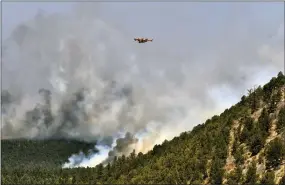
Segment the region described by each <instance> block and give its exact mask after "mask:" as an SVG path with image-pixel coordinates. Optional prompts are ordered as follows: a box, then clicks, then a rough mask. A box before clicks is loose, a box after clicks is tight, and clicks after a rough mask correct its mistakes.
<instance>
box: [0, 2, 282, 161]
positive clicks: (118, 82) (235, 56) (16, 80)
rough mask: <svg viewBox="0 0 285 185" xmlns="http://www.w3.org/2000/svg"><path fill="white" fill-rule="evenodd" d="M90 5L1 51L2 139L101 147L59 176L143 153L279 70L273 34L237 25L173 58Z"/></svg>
mask: <svg viewBox="0 0 285 185" xmlns="http://www.w3.org/2000/svg"><path fill="white" fill-rule="evenodd" d="M97 4H98V3H96V4H95V5H94V4H92V3H91V4H90V3H86V4H83V5H80V6H77V7H76V8H75V9H74V10H73V11H72V12H71V13H70V14H52V15H44V14H41V15H37V16H35V17H34V18H33V19H32V20H29V21H27V22H23V23H22V24H21V25H19V26H17V27H16V28H15V30H14V31H13V32H12V33H11V35H10V37H9V38H8V39H7V40H5V41H4V43H3V46H4V47H5V50H4V51H3V58H2V59H3V68H2V80H3V90H2V94H1V100H2V115H3V116H2V119H3V120H2V138H17V137H18V138H34V139H37V138H61V137H63V138H72V139H80V140H86V141H93V140H96V141H98V143H99V146H97V148H98V149H99V153H95V154H90V155H89V156H84V154H83V153H79V154H75V155H74V156H71V158H70V163H67V164H65V165H64V167H74V166H95V165H96V164H98V163H101V162H109V161H111V160H112V159H113V157H114V156H120V155H123V154H125V155H127V154H129V153H130V152H132V151H133V149H135V150H136V152H146V151H148V150H150V149H151V148H152V147H153V146H154V145H155V144H159V143H161V142H163V141H164V140H165V139H171V138H172V137H174V136H175V135H178V134H179V133H180V132H182V131H186V130H190V129H191V128H193V126H195V125H196V124H199V123H202V122H203V121H205V119H207V118H210V117H211V116H213V115H214V114H217V113H220V112H221V111H222V110H223V109H224V108H225V107H226V106H228V105H229V104H226V103H228V101H231V102H232V101H236V100H237V99H235V97H240V96H241V95H242V94H243V93H244V92H245V91H246V89H247V88H248V87H250V86H251V85H253V84H254V83H257V80H256V79H257V77H263V75H267V77H268V75H271V74H272V73H268V74H267V73H266V72H268V71H269V72H274V73H273V74H274V75H275V73H276V72H278V71H281V70H282V69H283V62H284V57H283V56H284V48H283V45H282V44H283V42H284V31H280V30H279V28H276V30H278V31H277V32H276V33H275V34H274V38H273V39H271V40H270V41H269V40H267V41H264V40H258V37H257V36H255V30H253V31H252V32H251V31H248V32H246V33H244V32H241V30H239V29H236V27H238V26H240V25H237V26H236V27H233V30H227V31H229V32H230V31H232V33H231V34H232V35H230V34H225V35H223V39H221V40H218V42H216V41H214V40H210V41H209V44H208V45H207V46H211V48H210V49H208V48H207V46H206V44H205V47H204V50H203V51H202V50H201V49H200V48H199V46H198V44H197V45H195V44H194V43H193V45H192V46H191V47H190V46H189V50H191V56H190V55H181V56H179V55H178V54H177V53H176V50H175V49H173V51H172V50H169V49H167V48H166V47H165V45H164V44H163V43H165V40H159V39H156V38H154V42H152V43H146V44H137V43H135V42H133V36H132V35H130V34H128V33H127V32H125V31H124V30H123V29H120V28H117V26H115V24H113V22H108V21H106V20H104V19H103V18H101V17H100V14H99V13H98V11H97V10H98V6H97ZM94 6H96V8H94V9H93V8H92V7H94ZM95 10H96V11H95ZM138 24H139V23H138ZM233 25H235V23H234V22H232V23H231V24H229V25H228V27H231V26H233ZM248 25H250V23H248ZM283 26H284V25H283ZM283 26H281V27H280V28H283ZM161 32H163V30H162V31H161ZM178 34H179V33H178ZM136 36H139V35H136ZM153 36H154V37H155V35H153ZM173 37H174V36H173ZM175 37H178V38H175V39H176V40H179V39H180V40H181V43H180V44H182V45H183V39H181V38H179V35H177V36H175ZM160 42H161V43H160ZM170 42H171V38H170V40H168V42H166V43H168V44H169V45H171V44H170ZM187 43H189V42H187ZM173 45H174V44H173ZM184 46H185V47H187V44H186V45H184ZM197 48H199V49H197ZM193 53H196V54H193ZM192 54H193V55H192ZM271 60H272V61H271ZM268 61H270V62H268ZM270 70H271V71H270ZM267 79H268V78H266V80H267ZM224 103H225V104H224Z"/></svg>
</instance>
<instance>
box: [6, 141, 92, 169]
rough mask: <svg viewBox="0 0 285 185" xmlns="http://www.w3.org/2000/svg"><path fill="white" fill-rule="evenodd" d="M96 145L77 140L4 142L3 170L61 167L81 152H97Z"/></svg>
mask: <svg viewBox="0 0 285 185" xmlns="http://www.w3.org/2000/svg"><path fill="white" fill-rule="evenodd" d="M95 144H96V143H86V142H83V141H76V140H64V139H59V140H24V139H17V140H2V141H1V146H2V148H1V149H2V150H1V156H2V157H1V165H2V169H13V168H22V169H28V168H33V167H40V168H56V167H61V165H62V164H63V163H64V162H67V161H68V157H70V156H71V155H72V154H74V153H77V152H79V151H80V150H81V151H82V152H84V153H86V154H87V153H88V152H91V151H92V152H96V149H95V148H94V145H95Z"/></svg>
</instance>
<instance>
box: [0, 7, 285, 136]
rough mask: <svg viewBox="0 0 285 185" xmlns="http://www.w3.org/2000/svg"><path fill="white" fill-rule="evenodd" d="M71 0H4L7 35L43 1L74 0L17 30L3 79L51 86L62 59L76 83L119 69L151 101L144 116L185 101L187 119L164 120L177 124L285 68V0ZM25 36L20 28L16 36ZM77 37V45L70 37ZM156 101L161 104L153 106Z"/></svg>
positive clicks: (31, 88)
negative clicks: (27, 0) (181, 0)
mask: <svg viewBox="0 0 285 185" xmlns="http://www.w3.org/2000/svg"><path fill="white" fill-rule="evenodd" d="M73 5H75V4H74V3H67V2H65V3H55V2H54V3H45V2H42V3H39V2H38V3H19V2H17V3H16V2H13V3H7V2H4V3H3V7H2V8H3V12H2V13H3V28H2V29H3V34H4V38H8V36H9V34H10V33H11V31H12V30H13V29H14V28H15V27H16V26H17V25H18V24H20V23H23V22H24V21H28V20H31V19H33V17H34V16H35V15H36V14H37V12H38V11H39V10H42V11H44V12H46V13H48V14H52V13H56V12H63V13H68V12H69V11H71V10H72V9H73V8H75V11H71V12H70V15H67V16H47V18H42V19H40V18H39V19H33V20H32V21H30V22H29V23H31V24H27V25H28V26H27V27H28V28H27V30H26V33H25V29H24V31H23V30H22V31H23V33H22V35H21V34H19V35H17V32H16V33H15V34H14V35H13V36H12V39H11V40H10V41H12V42H7V48H8V49H7V50H6V58H5V61H4V62H3V66H4V67H5V68H6V69H5V70H6V71H5V70H3V71H4V72H3V73H5V74H3V79H4V80H3V81H5V82H6V83H3V84H5V85H6V87H7V88H12V87H13V88H14V86H17V87H19V89H22V90H23V91H27V92H29V93H30V92H34V93H36V92H37V90H38V89H39V88H43V87H44V88H51V86H54V85H53V84H52V83H51V82H50V78H51V77H53V75H54V73H55V72H54V71H58V70H61V69H58V68H55V67H54V66H56V65H59V64H60V65H63V64H62V63H64V61H65V60H63V59H66V61H67V62H66V69H65V71H67V72H65V73H66V76H65V78H66V79H65V80H66V81H69V82H70V84H71V85H70V88H71V89H73V88H74V89H75V88H79V86H81V85H82V84H84V85H86V86H88V87H89V88H94V86H95V85H97V81H96V80H98V79H99V80H102V79H105V80H106V79H107V80H112V79H120V81H122V82H121V83H122V84H123V83H126V84H131V85H132V86H133V89H134V90H133V91H134V94H136V93H137V94H136V95H137V98H138V100H137V102H139V103H141V104H144V105H145V106H150V107H148V108H147V110H148V111H149V112H148V114H145V119H146V120H148V121H150V120H152V116H153V115H152V114H155V116H157V115H161V117H163V119H168V115H169V112H168V110H169V109H168V108H172V109H171V110H174V109H175V110H178V111H179V110H180V109H181V107H182V109H183V110H184V113H183V114H185V115H186V116H184V115H183V116H182V117H183V119H182V118H181V119H180V118H179V119H178V118H176V117H175V118H172V119H175V121H172V120H170V121H169V120H168V121H169V125H167V124H166V123H165V121H164V122H163V123H165V125H166V126H165V128H167V129H169V130H170V131H171V132H173V125H171V124H170V123H172V122H175V123H178V122H179V124H180V125H179V127H180V128H181V129H180V130H178V131H177V132H175V134H177V133H179V132H181V131H182V130H187V129H190V128H192V126H193V125H196V124H198V123H201V121H204V120H205V118H208V117H209V116H212V115H213V114H216V113H217V112H218V111H220V110H224V109H225V108H226V107H229V106H230V105H232V104H233V103H235V102H237V101H238V100H239V99H240V97H241V96H242V95H243V94H244V93H245V92H246V89H247V88H250V87H252V86H253V85H255V84H264V83H265V82H268V81H269V79H270V78H272V76H276V75H277V73H278V72H279V71H281V70H283V69H284V3H276V2H275V3H273V2H272V3H269V2H267V3H265V2H260V3H257V2H255V3H253V2H252V3H249V2H243V3H241V2H240V3H238V2H232V3H225V2H213V3H210V2H201V3H197V2H195V3H194V2H188V3H185V2H184V3H174V2H165V3H142V2H135V3H123V2H120V3H119V2H117V3H110V2H108V3H98V2H97V3H96V2H94V3H82V4H81V5H76V6H74V7H73ZM33 23H34V24H33ZM19 30H20V31H19ZM19 30H18V31H19V32H21V29H19ZM19 32H18V33H19ZM69 36H70V38H69ZM19 37H24V38H23V40H22V41H19V39H17V38H19ZM134 37H150V38H153V39H154V42H152V43H146V44H137V43H135V42H134V40H133V38H134ZM71 38H73V39H74V41H73V42H74V44H75V45H74V47H75V46H76V47H75V49H74V48H73V49H74V50H71V49H72V47H73V46H72V44H70V45H69V44H68V43H69V42H71V41H72V39H71ZM13 39H14V40H16V42H17V41H19V42H17V43H18V46H17V45H15V43H13ZM69 40H71V41H69ZM21 42H22V43H21ZM71 43H72V42H71ZM79 46H80V47H79ZM62 48H65V49H66V50H64V49H62ZM76 48H77V49H76ZM78 48H79V49H78ZM67 51H72V52H67ZM68 53H69V54H68ZM82 53H83V54H82ZM69 55H70V56H69ZM69 57H70V58H69ZM55 64H56V65H55ZM53 65H54V66H53ZM90 66H92V68H91V67H90ZM80 67H81V68H80ZM84 70H85V71H84ZM63 71H64V70H63ZM88 71H91V72H90V74H89V73H87V72H88ZM58 73H59V72H58ZM74 73H76V74H77V73H78V74H77V76H76V75H74ZM84 75H86V76H84ZM88 75H90V77H88ZM75 82H76V83H75ZM87 82H89V83H87ZM12 83H14V86H12V85H10V84H12ZM15 84H16V85H15ZM98 84H99V83H98ZM20 86H21V87H20ZM145 87H146V88H145ZM143 88H145V89H146V90H145V92H144V91H142V89H143ZM54 89H55V90H56V88H54ZM94 89H96V88H94ZM98 89H100V88H98ZM15 91H16V90H15ZM60 96H61V95H60ZM156 101H157V102H156ZM160 101H161V102H160ZM197 102H198V103H197ZM152 104H153V105H152ZM220 105H221V106H220ZM156 106H158V107H156ZM159 106H165V107H166V108H165V109H162V107H159ZM153 107H155V108H156V109H154V110H155V111H156V112H155V111H153V110H151V111H150V108H153ZM25 110H26V109H25ZM163 111H164V112H163ZM171 112H173V111H171ZM181 112H183V111H181ZM185 112H186V113H185ZM189 112H191V113H189ZM202 112H203V113H202ZM198 113H199V114H200V115H199V116H200V117H201V118H197V117H198V116H197V114H198ZM175 116H176V115H175ZM194 118H196V119H197V120H196V119H195V120H194ZM163 119H161V120H163ZM138 120H142V119H138ZM189 120H191V122H192V124H191V125H189V124H188V123H189V122H190V121H189ZM19 125H21V123H19ZM86 128H88V127H86ZM108 129H109V128H108ZM86 130H87V131H89V128H88V129H86ZM107 131H108V132H109V130H107Z"/></svg>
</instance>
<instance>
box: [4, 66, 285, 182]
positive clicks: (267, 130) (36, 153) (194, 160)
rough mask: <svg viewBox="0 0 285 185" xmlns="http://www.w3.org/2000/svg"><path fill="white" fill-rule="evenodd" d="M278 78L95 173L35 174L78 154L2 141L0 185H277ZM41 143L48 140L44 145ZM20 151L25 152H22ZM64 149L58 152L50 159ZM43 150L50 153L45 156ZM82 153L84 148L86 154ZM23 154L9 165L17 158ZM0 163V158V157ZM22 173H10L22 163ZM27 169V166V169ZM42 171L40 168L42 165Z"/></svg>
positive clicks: (281, 130)
mask: <svg viewBox="0 0 285 185" xmlns="http://www.w3.org/2000/svg"><path fill="white" fill-rule="evenodd" d="M284 89H285V76H284V75H283V74H282V73H281V72H280V73H279V74H278V76H277V77H274V78H272V79H271V81H270V82H269V83H267V84H266V85H264V86H263V87H257V88H253V89H251V90H249V93H248V95H245V96H243V97H242V98H241V101H240V102H239V103H237V104H236V105H234V106H232V107H231V108H229V109H226V110H225V111H224V112H223V113H222V114H221V115H219V116H217V115H216V116H213V117H212V118H211V119H208V120H207V121H206V122H205V123H204V124H200V125H198V126H196V127H195V128H194V129H193V130H192V131H189V132H184V133H181V135H180V136H179V137H175V138H174V139H172V140H171V141H165V142H164V143H163V144H161V145H156V146H155V147H154V148H153V150H151V151H149V152H148V153H147V154H142V153H138V154H137V153H136V152H135V151H134V152H133V153H132V154H131V155H130V156H121V157H117V158H115V159H114V161H113V162H112V163H109V164H108V165H107V166H105V167H104V166H103V165H102V164H101V165H98V166H96V167H95V168H73V169H61V168H52V167H51V168H41V167H40V166H38V165H37V163H41V161H47V162H48V163H53V164H59V163H60V162H61V161H63V160H64V159H67V156H69V155H70V153H72V152H74V151H75V150H77V149H78V148H76V147H73V146H69V145H65V144H64V142H63V143H62V144H60V143H59V144H58V145H57V144H56V143H53V144H51V145H49V146H50V147H48V149H47V148H45V146H47V145H45V144H44V143H45V142H44V141H38V142H37V141H21V142H19V141H2V164H3V163H4V164H5V168H3V166H2V176H1V177H2V178H1V181H2V184H28V183H29V184H31V183H32V184H62V183H65V184H88V183H91V184H95V183H97V184H130V183H131V184H154V183H161V184H221V183H224V184H256V183H262V184H285V103H284V96H285V95H284ZM47 142H48V141H47ZM20 145H23V147H24V148H25V149H22V148H21V147H20ZM61 145H64V147H65V148H66V149H64V150H62V152H56V150H57V149H58V148H62V146H61ZM50 148H52V150H51V151H48V150H50ZM87 148H88V149H89V147H87ZM20 155H23V156H24V157H23V156H22V158H19V159H18V160H17V157H19V156H20ZM3 156H4V157H3ZM27 160H34V162H32V163H29V164H31V166H30V167H29V168H26V169H24V168H14V166H20V165H21V164H26V162H27ZM33 165H34V166H33ZM47 166H48V165H47Z"/></svg>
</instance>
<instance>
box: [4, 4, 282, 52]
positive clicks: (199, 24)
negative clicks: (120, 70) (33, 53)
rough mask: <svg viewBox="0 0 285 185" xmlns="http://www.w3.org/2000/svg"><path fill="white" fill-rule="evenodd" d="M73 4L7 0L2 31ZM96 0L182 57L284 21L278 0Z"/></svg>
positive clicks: (120, 22) (103, 11)
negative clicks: (142, 0)
mask: <svg viewBox="0 0 285 185" xmlns="http://www.w3.org/2000/svg"><path fill="white" fill-rule="evenodd" d="M74 4H75V3H71V2H60V3H55V2H3V36H4V38H6V37H7V36H8V35H9V33H10V32H11V30H12V29H13V28H15V26H16V25H17V24H19V23H21V22H22V21H26V20H29V19H31V18H32V17H33V16H34V15H35V14H36V13H37V12H38V11H39V10H43V11H45V12H46V13H54V12H67V11H69V10H71V9H72V6H73V5H74ZM93 4H95V6H96V7H97V8H94V6H93V7H92V8H93V9H94V10H93V11H94V12H99V14H100V16H101V17H102V18H103V19H107V20H109V21H112V23H113V25H114V26H116V27H118V28H119V29H122V30H124V31H125V32H126V33H127V34H129V35H133V37H136V36H138V37H139V36H142V37H143V36H145V37H153V38H154V39H155V40H156V41H157V42H159V43H160V44H162V45H164V46H167V45H168V46H169V48H170V49H172V50H176V54H177V55H179V56H180V57H182V54H183V53H185V52H186V53H188V54H189V53H191V52H195V54H198V52H199V51H202V50H205V47H210V48H211V47H215V46H213V45H211V44H210V45H209V44H208V43H216V42H215V41H216V40H220V39H223V35H225V39H229V37H234V36H233V35H229V34H233V33H234V31H239V33H241V32H244V33H246V32H252V31H255V33H256V34H257V35H258V36H260V37H261V38H266V37H268V39H270V37H271V35H272V34H274V33H275V32H276V28H277V27H278V26H279V25H280V24H281V23H282V22H284V5H283V3H277V2H275V3H274V2H272V3H269V2H267V3H265V2H260V3H257V2H255V3H249V2H247V3H242V2H240V3H238V2H233V3H225V2H212V3H211V2H201V3H198V2H184V3H174V2H165V3H156V2H155V3H138V2H134V3H124V2H120V3H111V2H107V3H96V2H94V3H93ZM91 11H92V10H91ZM233 22H234V23H233ZM51 29H52V28H51ZM248 29H255V30H248ZM217 35H218V36H217ZM227 36H228V37H227ZM130 39H132V38H130ZM229 41H230V40H229ZM193 44H195V48H196V50H195V51H194V50H191V51H189V49H187V48H190V47H187V46H188V45H189V46H193ZM202 48H203V49H202ZM178 51H179V52H180V53H178Z"/></svg>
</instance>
